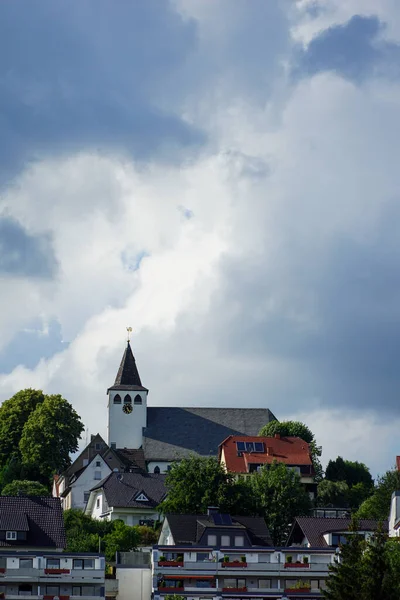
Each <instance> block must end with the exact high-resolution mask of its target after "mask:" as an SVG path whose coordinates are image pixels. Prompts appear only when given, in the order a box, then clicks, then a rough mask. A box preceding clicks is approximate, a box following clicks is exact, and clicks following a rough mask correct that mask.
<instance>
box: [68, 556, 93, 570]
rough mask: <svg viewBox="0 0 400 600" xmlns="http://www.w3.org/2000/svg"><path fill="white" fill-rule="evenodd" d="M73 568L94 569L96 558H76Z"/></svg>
mask: <svg viewBox="0 0 400 600" xmlns="http://www.w3.org/2000/svg"><path fill="white" fill-rule="evenodd" d="M72 568H73V569H94V558H74V560H73V561H72Z"/></svg>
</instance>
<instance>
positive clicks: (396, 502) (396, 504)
mask: <svg viewBox="0 0 400 600" xmlns="http://www.w3.org/2000/svg"><path fill="white" fill-rule="evenodd" d="M389 536H390V537H400V490H397V491H396V492H393V494H392V499H391V502H390V515H389Z"/></svg>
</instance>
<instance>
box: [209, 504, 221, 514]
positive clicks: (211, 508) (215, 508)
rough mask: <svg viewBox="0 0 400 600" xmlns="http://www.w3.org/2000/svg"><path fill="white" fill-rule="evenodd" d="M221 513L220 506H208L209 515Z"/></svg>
mask: <svg viewBox="0 0 400 600" xmlns="http://www.w3.org/2000/svg"><path fill="white" fill-rule="evenodd" d="M218 513H219V506H208V507H207V515H208V516H210V515H217V514H218Z"/></svg>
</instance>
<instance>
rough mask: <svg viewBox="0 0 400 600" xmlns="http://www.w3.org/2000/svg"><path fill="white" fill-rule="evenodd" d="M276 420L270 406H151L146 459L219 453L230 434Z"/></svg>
mask: <svg viewBox="0 0 400 600" xmlns="http://www.w3.org/2000/svg"><path fill="white" fill-rule="evenodd" d="M275 420H276V418H275V416H274V415H273V414H272V412H271V411H270V410H269V409H268V408H194V407H181V408H179V407H158V406H157V407H148V408H147V427H146V428H145V429H144V431H143V449H144V456H145V459H146V461H147V462H150V461H160V460H162V461H173V460H175V459H177V458H182V457H183V456H188V455H189V454H191V453H196V454H199V455H200V456H216V455H217V452H218V446H219V445H220V444H221V442H222V441H223V440H224V439H225V438H227V437H228V436H229V435H245V436H256V435H257V433H258V432H259V430H260V428H261V427H262V426H263V425H265V424H267V423H269V422H270V421H275Z"/></svg>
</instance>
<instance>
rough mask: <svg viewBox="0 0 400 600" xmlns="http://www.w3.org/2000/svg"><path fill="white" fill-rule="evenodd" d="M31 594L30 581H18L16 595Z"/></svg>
mask: <svg viewBox="0 0 400 600" xmlns="http://www.w3.org/2000/svg"><path fill="white" fill-rule="evenodd" d="M31 594H32V586H31V584H30V583H20V584H19V586H18V595H20V596H30V595H31Z"/></svg>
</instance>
